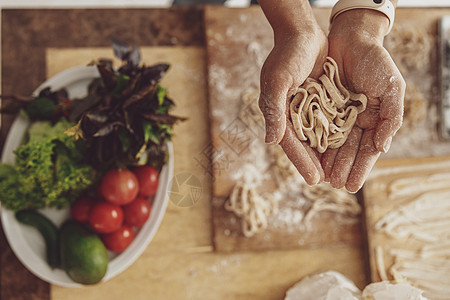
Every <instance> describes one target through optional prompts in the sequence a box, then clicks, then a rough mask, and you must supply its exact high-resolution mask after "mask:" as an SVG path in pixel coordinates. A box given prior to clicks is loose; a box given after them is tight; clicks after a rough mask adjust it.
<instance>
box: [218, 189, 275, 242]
mask: <svg viewBox="0 0 450 300" xmlns="http://www.w3.org/2000/svg"><path fill="white" fill-rule="evenodd" d="M225 209H226V210H228V211H231V212H234V213H235V214H236V215H237V216H238V217H240V218H241V222H242V223H241V225H242V226H241V228H242V233H243V234H244V235H245V236H246V237H252V236H253V235H255V233H258V232H260V231H262V230H264V229H266V228H267V218H268V217H269V216H270V214H271V213H272V212H276V210H277V208H276V202H275V201H274V200H273V198H272V197H270V196H269V197H267V198H263V197H261V196H260V195H259V194H258V193H257V192H256V191H255V189H254V188H252V187H249V186H248V185H247V184H246V183H242V184H236V185H235V186H234V188H233V191H232V192H231V195H230V197H229V198H228V199H227V201H225Z"/></svg>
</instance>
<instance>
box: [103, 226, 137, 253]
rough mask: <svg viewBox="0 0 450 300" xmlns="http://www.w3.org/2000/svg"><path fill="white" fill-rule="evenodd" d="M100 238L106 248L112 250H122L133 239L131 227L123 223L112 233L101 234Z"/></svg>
mask: <svg viewBox="0 0 450 300" xmlns="http://www.w3.org/2000/svg"><path fill="white" fill-rule="evenodd" d="M101 239H102V241H103V244H104V245H105V247H106V248H108V249H109V250H111V251H114V252H123V251H124V250H125V249H127V248H128V246H129V245H130V244H131V242H133V240H134V232H133V229H132V228H131V227H129V226H127V225H123V226H122V227H121V228H120V229H119V230H116V231H114V232H112V233H108V234H102V236H101Z"/></svg>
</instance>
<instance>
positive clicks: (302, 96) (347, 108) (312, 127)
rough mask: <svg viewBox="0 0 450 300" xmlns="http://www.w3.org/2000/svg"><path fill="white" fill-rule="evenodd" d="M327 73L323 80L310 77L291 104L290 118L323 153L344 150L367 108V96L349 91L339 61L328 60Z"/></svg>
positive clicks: (303, 139) (321, 77) (313, 145)
mask: <svg viewBox="0 0 450 300" xmlns="http://www.w3.org/2000/svg"><path fill="white" fill-rule="evenodd" d="M323 69H324V71H325V74H323V75H322V76H320V77H319V80H315V79H313V78H307V79H306V81H305V83H304V84H303V85H302V86H300V87H299V88H298V89H297V92H296V94H295V96H294V97H293V99H292V101H291V103H290V115H291V120H292V124H293V125H294V129H295V132H296V133H297V136H298V138H299V139H300V140H301V141H309V143H310V146H311V147H312V148H317V151H319V152H320V153H323V152H325V150H327V148H331V149H336V148H339V147H341V146H342V145H343V144H344V143H345V141H346V140H347V137H348V135H349V133H350V131H351V130H352V128H353V125H354V124H355V122H356V118H357V116H358V114H360V113H361V112H363V111H364V110H365V109H366V106H367V97H366V96H365V95H364V94H356V93H353V92H351V91H349V90H348V89H346V88H345V87H344V86H343V85H342V83H341V80H340V78H339V71H338V67H337V64H336V62H335V61H334V60H333V59H332V58H331V57H327V61H326V62H325V64H324V65H323Z"/></svg>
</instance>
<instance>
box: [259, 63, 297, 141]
mask: <svg viewBox="0 0 450 300" xmlns="http://www.w3.org/2000/svg"><path fill="white" fill-rule="evenodd" d="M291 85H292V83H291V81H290V80H287V78H283V77H282V75H281V74H280V73H278V74H277V73H274V72H272V71H269V69H268V68H264V67H263V70H262V71H261V94H260V96H259V108H260V109H261V112H262V113H263V115H264V119H265V123H266V139H265V141H266V143H267V144H279V143H280V141H281V139H282V138H283V136H284V132H285V130H286V100H287V97H288V93H289V89H290V88H291Z"/></svg>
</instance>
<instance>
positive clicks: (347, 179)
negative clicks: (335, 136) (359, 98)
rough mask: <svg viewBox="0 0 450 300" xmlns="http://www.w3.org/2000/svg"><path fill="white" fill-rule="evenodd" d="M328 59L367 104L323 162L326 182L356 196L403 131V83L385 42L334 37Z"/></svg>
mask: <svg viewBox="0 0 450 300" xmlns="http://www.w3.org/2000/svg"><path fill="white" fill-rule="evenodd" d="M329 55H330V56H331V57H332V58H333V59H334V60H335V61H336V63H337V65H338V67H339V75H340V78H341V80H342V83H343V84H344V86H346V87H347V88H348V89H350V90H351V91H354V92H358V93H363V94H365V95H366V96H367V100H368V102H367V109H366V110H365V111H364V112H363V113H361V114H360V115H359V116H358V118H357V121H356V124H355V126H354V127H353V129H352V131H351V133H350V135H349V137H348V140H347V141H346V143H345V144H344V145H343V146H342V147H341V148H339V149H329V150H327V151H326V152H325V153H324V155H323V156H322V159H321V163H322V166H323V169H324V172H325V180H326V181H330V182H331V184H332V186H333V187H335V188H342V187H344V186H345V187H346V188H347V189H348V190H349V191H352V192H356V191H357V190H358V189H359V188H360V187H361V186H362V185H363V183H364V181H365V180H366V178H367V176H368V175H369V172H370V170H371V169H372V167H373V165H374V164H375V162H376V160H377V158H378V156H379V154H380V153H381V152H387V151H388V149H389V146H390V144H391V141H392V137H393V136H394V134H395V133H396V132H397V130H398V129H399V128H400V126H401V123H402V115H403V98H404V94H405V82H404V80H403V78H402V76H401V74H400V72H399V71H398V69H397V67H396V66H395V64H394V62H393V61H392V59H391V57H390V56H389V54H388V52H387V51H386V49H384V48H383V46H382V39H375V38H368V37H367V36H364V35H347V36H346V35H333V34H330V38H329Z"/></svg>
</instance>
